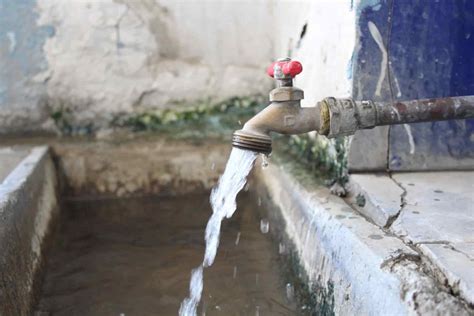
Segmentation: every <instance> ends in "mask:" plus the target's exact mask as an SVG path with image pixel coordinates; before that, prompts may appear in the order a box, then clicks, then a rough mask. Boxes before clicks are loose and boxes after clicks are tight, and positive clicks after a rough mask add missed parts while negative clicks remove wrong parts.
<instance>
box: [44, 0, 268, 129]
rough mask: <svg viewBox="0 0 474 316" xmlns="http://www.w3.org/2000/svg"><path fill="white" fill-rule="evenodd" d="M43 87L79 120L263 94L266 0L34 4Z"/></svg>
mask: <svg viewBox="0 0 474 316" xmlns="http://www.w3.org/2000/svg"><path fill="white" fill-rule="evenodd" d="M38 6H39V12H40V20H39V24H40V25H52V26H53V27H54V28H55V35H54V36H53V37H51V38H49V39H48V40H47V42H46V44H45V45H44V54H45V56H46V59H47V62H48V65H49V68H48V70H47V71H45V72H44V73H42V74H40V76H41V77H43V78H45V79H47V93H48V99H49V102H50V103H51V104H52V106H53V107H58V106H60V104H66V105H67V106H68V107H71V108H72V110H73V112H74V113H77V115H78V117H79V120H84V121H87V120H100V119H102V120H104V121H107V120H109V119H110V118H111V117H112V116H113V115H115V114H116V113H119V112H131V111H137V110H138V111H139V110H148V109H156V108H169V107H174V106H176V103H180V106H186V105H191V104H193V103H195V101H196V100H201V99H211V100H213V101H218V100H222V99H225V98H229V97H233V96H247V95H255V94H264V93H267V92H268V90H269V89H270V88H271V84H272V82H271V80H268V78H266V77H265V67H266V65H267V64H268V63H269V62H270V61H271V57H272V55H273V54H272V49H273V29H272V21H273V16H272V5H271V2H269V1H264V0H258V1H250V0H248V1H222V2H218V1H173V0H139V1H138V0H115V1H113V0H100V1H97V0H90V1H77V0H76V1H63V0H38Z"/></svg>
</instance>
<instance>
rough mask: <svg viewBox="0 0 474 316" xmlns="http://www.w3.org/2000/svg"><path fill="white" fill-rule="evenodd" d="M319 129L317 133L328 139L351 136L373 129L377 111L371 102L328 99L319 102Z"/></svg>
mask: <svg viewBox="0 0 474 316" xmlns="http://www.w3.org/2000/svg"><path fill="white" fill-rule="evenodd" d="M319 107H320V113H321V128H320V130H319V133H320V134H321V135H326V136H327V137H328V138H334V137H337V136H347V135H353V134H354V133H355V131H357V130H359V129H366V128H373V127H374V126H375V125H376V121H377V111H376V108H375V104H374V102H372V101H362V102H355V101H354V100H352V99H350V98H347V99H336V98H333V97H329V98H326V99H324V100H323V101H321V102H319Z"/></svg>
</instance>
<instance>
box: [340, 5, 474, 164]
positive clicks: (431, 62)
mask: <svg viewBox="0 0 474 316" xmlns="http://www.w3.org/2000/svg"><path fill="white" fill-rule="evenodd" d="M358 10H359V14H358V20H357V26H358V38H359V41H358V45H357V47H356V53H355V59H354V81H353V85H354V91H353V92H354V93H353V95H354V97H355V98H356V99H359V100H361V99H373V100H378V101H391V100H393V101H396V100H410V99H420V98H436V97H447V96H458V95H472V94H474V67H473V65H474V54H473V52H474V39H473V38H472V37H471V33H472V32H474V19H473V17H474V4H473V3H472V2H469V1H436V2H433V3H432V4H430V5H426V3H425V2H422V1H421V2H406V1H392V0H383V1H361V3H360V4H359V6H358ZM473 124H474V123H473V120H458V121H448V122H433V123H419V124H404V125H398V126H392V127H390V128H388V127H382V128H376V129H374V130H371V131H362V132H358V133H357V134H356V136H355V137H354V140H353V143H352V148H351V153H350V159H349V163H350V167H351V168H352V169H355V170H367V169H378V170H381V169H383V170H384V169H390V170H430V169H466V168H473V167H474V136H473V131H474V125H473ZM367 153H369V154H367Z"/></svg>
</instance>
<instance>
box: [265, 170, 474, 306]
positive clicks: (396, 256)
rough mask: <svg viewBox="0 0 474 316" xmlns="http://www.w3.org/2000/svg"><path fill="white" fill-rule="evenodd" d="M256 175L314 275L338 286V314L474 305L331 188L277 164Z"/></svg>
mask: <svg viewBox="0 0 474 316" xmlns="http://www.w3.org/2000/svg"><path fill="white" fill-rule="evenodd" d="M256 177H257V180H258V181H257V185H258V187H259V188H258V191H259V195H260V196H261V197H262V196H263V197H264V196H268V197H269V201H268V202H269V203H272V204H274V205H276V206H277V207H278V208H279V209H280V211H281V213H282V216H283V218H284V220H285V222H286V228H285V230H286V233H287V234H288V236H289V237H290V238H291V240H293V242H294V244H295V245H296V248H297V251H298V253H299V257H300V261H301V264H302V265H303V267H304V269H305V271H306V272H307V274H308V277H309V279H310V281H311V282H316V283H318V284H319V286H322V287H325V288H328V287H329V285H331V286H332V287H333V291H334V292H333V293H334V301H335V304H334V308H335V313H336V314H338V315H381V314H383V315H410V314H429V315H469V314H472V313H473V310H472V309H470V308H469V307H468V306H467V305H466V304H465V303H464V302H463V301H462V300H460V299H459V298H458V297H456V296H454V295H452V294H450V293H449V289H447V288H445V287H444V286H443V285H441V284H439V283H437V281H436V280H435V278H433V277H431V276H430V275H427V274H426V273H425V272H424V266H423V258H421V257H420V256H419V255H418V253H417V252H415V251H414V250H412V249H411V248H410V247H408V246H407V245H405V244H404V243H403V241H402V240H401V239H399V238H397V237H394V236H393V235H391V234H387V233H385V232H384V231H383V230H382V229H381V228H379V227H378V226H377V225H374V224H372V223H370V222H368V221H367V220H366V219H365V218H364V217H362V216H361V215H359V214H358V213H357V212H356V211H354V210H353V209H352V208H350V207H349V206H348V205H347V204H346V203H345V202H344V201H343V200H342V199H340V198H338V197H335V196H332V195H331V194H330V193H329V191H328V189H326V188H324V187H321V186H318V185H316V184H315V183H305V182H301V181H300V180H299V179H295V177H294V176H292V175H291V174H289V173H288V172H286V171H285V170H283V169H282V168H279V167H277V166H275V165H272V164H271V165H270V166H269V167H268V168H266V169H263V170H262V169H261V168H257V172H256ZM303 183H304V184H303ZM264 200H265V199H264Z"/></svg>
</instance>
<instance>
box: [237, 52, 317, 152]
mask: <svg viewBox="0 0 474 316" xmlns="http://www.w3.org/2000/svg"><path fill="white" fill-rule="evenodd" d="M302 69H303V67H302V66H301V64H300V63H299V62H297V61H291V60H290V59H289V58H284V59H279V60H278V61H276V62H274V63H273V64H272V65H270V67H269V68H268V70H267V73H268V74H269V75H270V76H271V77H273V78H275V79H276V82H277V88H275V89H273V90H272V91H271V92H270V102H271V103H270V104H269V105H268V106H267V107H266V108H265V109H263V110H262V111H261V112H260V113H258V114H257V115H255V116H254V117H253V118H251V119H250V120H249V121H248V122H247V123H245V125H244V127H243V129H241V130H238V131H236V132H234V135H233V139H232V144H233V146H234V147H239V148H243V149H249V150H253V151H257V152H261V153H264V154H269V153H270V152H271V151H272V139H271V137H270V133H271V132H275V133H279V134H301V133H307V132H310V131H315V130H317V131H319V129H320V126H321V123H320V113H319V112H320V110H319V107H308V108H303V107H301V103H300V102H301V99H303V97H304V93H303V90H301V89H299V88H296V87H293V78H294V77H295V76H296V75H297V74H299V73H300V72H301V71H302Z"/></svg>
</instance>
